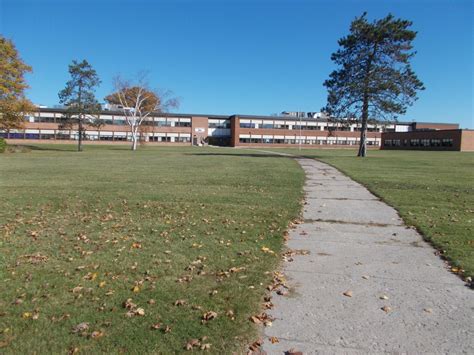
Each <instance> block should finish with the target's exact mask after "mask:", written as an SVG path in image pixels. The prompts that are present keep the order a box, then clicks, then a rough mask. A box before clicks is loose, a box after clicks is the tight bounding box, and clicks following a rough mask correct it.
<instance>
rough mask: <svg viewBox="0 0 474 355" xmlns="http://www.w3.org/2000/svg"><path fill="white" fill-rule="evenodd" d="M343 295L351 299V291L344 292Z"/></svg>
mask: <svg viewBox="0 0 474 355" xmlns="http://www.w3.org/2000/svg"><path fill="white" fill-rule="evenodd" d="M343 295H344V296H346V297H352V291H350V290H348V291H346V292H344V293H343Z"/></svg>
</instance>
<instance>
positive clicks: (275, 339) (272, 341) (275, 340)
mask: <svg viewBox="0 0 474 355" xmlns="http://www.w3.org/2000/svg"><path fill="white" fill-rule="evenodd" d="M269 340H270V343H272V344H276V343H279V342H280V340H278V338H277V337H270V338H269Z"/></svg>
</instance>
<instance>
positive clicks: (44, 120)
mask: <svg viewBox="0 0 474 355" xmlns="http://www.w3.org/2000/svg"><path fill="white" fill-rule="evenodd" d="M35 122H42V123H55V122H56V120H55V118H54V117H51V116H48V117H41V116H40V117H35Z"/></svg>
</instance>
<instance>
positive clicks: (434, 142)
mask: <svg viewBox="0 0 474 355" xmlns="http://www.w3.org/2000/svg"><path fill="white" fill-rule="evenodd" d="M431 146H432V147H441V139H432V140H431Z"/></svg>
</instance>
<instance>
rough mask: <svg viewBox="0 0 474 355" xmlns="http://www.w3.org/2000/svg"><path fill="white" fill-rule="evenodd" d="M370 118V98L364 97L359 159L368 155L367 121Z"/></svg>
mask: <svg viewBox="0 0 474 355" xmlns="http://www.w3.org/2000/svg"><path fill="white" fill-rule="evenodd" d="M368 118H369V97H368V95H364V102H363V104H362V127H361V129H360V145H359V153H358V154H357V156H358V157H362V158H363V157H365V156H366V155H367V120H368Z"/></svg>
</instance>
